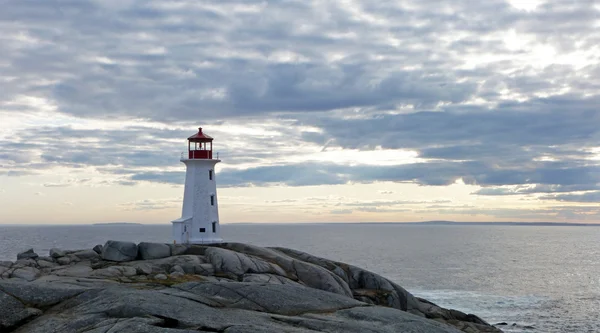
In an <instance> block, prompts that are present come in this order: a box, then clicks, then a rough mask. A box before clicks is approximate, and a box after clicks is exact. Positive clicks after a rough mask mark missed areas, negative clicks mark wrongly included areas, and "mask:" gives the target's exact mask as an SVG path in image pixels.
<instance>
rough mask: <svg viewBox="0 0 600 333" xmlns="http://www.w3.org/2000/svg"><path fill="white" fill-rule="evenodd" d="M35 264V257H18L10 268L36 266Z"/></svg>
mask: <svg viewBox="0 0 600 333" xmlns="http://www.w3.org/2000/svg"><path fill="white" fill-rule="evenodd" d="M37 265H38V263H37V262H36V261H35V259H19V260H17V262H15V264H14V265H13V266H12V268H19V267H37Z"/></svg>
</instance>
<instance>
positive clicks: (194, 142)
mask: <svg viewBox="0 0 600 333" xmlns="http://www.w3.org/2000/svg"><path fill="white" fill-rule="evenodd" d="M212 141H213V138H211V137H210V136H208V135H206V134H204V133H202V127H200V128H199V129H198V133H196V134H194V135H192V136H190V137H189V138H188V151H187V154H185V153H184V154H182V156H181V162H183V163H184V164H185V166H186V168H187V170H186V173H185V190H184V192H183V208H182V210H181V217H180V218H178V219H177V220H174V221H171V222H172V223H173V241H174V242H175V243H176V244H186V243H189V244H207V243H219V242H222V241H223V239H222V238H221V237H220V236H219V232H220V229H221V228H220V226H219V203H218V201H217V183H216V181H215V178H216V177H215V165H216V164H217V163H219V162H220V160H218V159H213V152H212Z"/></svg>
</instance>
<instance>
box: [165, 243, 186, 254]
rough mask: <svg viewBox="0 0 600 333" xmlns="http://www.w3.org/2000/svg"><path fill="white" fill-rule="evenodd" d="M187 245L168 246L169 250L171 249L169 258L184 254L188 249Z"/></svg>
mask: <svg viewBox="0 0 600 333" xmlns="http://www.w3.org/2000/svg"><path fill="white" fill-rule="evenodd" d="M188 247H189V246H188V245H184V244H169V248H170V249H171V256H178V255H182V254H185V252H186V251H187V249H188Z"/></svg>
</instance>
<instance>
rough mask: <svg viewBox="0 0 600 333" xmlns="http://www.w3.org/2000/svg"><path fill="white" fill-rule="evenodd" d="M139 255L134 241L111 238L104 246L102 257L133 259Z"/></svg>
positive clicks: (119, 259) (116, 259)
mask: <svg viewBox="0 0 600 333" xmlns="http://www.w3.org/2000/svg"><path fill="white" fill-rule="evenodd" d="M137 255H138V247H137V245H136V244H135V243H132V242H122V241H112V240H109V241H107V242H106V244H104V246H103V247H102V259H104V260H109V261H117V262H123V261H132V260H135V259H136V257H137Z"/></svg>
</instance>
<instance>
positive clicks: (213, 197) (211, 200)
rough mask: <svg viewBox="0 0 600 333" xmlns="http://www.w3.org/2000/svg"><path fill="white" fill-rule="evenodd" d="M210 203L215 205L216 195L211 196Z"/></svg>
mask: <svg viewBox="0 0 600 333" xmlns="http://www.w3.org/2000/svg"><path fill="white" fill-rule="evenodd" d="M210 204H211V206H214V205H215V196H214V195H211V196H210Z"/></svg>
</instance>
